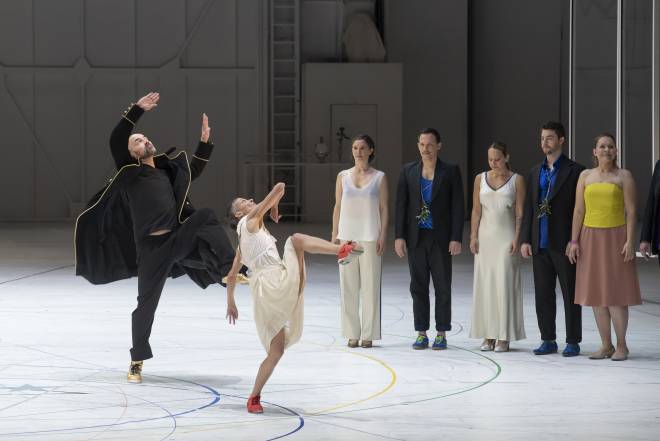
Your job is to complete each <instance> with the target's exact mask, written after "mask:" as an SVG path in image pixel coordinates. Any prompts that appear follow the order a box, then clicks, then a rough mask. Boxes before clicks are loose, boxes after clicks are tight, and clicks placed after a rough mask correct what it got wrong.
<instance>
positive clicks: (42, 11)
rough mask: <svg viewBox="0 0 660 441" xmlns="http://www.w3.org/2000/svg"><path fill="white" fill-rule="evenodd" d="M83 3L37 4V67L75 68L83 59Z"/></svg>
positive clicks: (76, 0) (64, 0) (46, 1)
mask: <svg viewBox="0 0 660 441" xmlns="http://www.w3.org/2000/svg"><path fill="white" fill-rule="evenodd" d="M82 29H83V28H82V2H81V1H80V0H58V1H55V2H54V1H51V0H34V49H35V63H36V64H37V65H40V66H73V65H74V64H75V63H76V61H77V60H78V58H80V56H81V55H82V44H83V38H82Z"/></svg>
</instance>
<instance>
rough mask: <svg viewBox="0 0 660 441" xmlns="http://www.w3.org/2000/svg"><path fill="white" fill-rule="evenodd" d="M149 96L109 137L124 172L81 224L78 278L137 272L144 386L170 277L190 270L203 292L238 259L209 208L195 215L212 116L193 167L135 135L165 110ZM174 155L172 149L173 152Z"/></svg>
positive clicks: (136, 368)
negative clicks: (194, 192)
mask: <svg viewBox="0 0 660 441" xmlns="http://www.w3.org/2000/svg"><path fill="white" fill-rule="evenodd" d="M159 99H160V95H159V94H158V93H153V92H152V93H149V94H148V95H146V96H144V97H142V98H140V99H139V100H138V102H137V103H136V104H132V105H131V106H129V108H128V110H127V111H125V112H124V114H123V115H122V118H121V119H120V121H119V123H118V124H117V126H116V127H115V128H114V130H113V131H112V134H111V135H110V151H111V153H112V157H113V159H114V161H115V165H116V166H117V170H118V172H117V174H116V175H115V176H114V177H113V178H112V179H111V180H110V181H109V183H108V185H107V186H106V187H105V188H104V189H102V190H101V191H100V192H99V193H97V194H96V195H95V196H94V197H93V198H92V200H91V201H90V202H89V204H88V206H87V209H86V210H85V211H83V212H82V214H81V215H80V216H78V219H77V220H76V231H75V249H76V274H77V275H81V276H83V277H85V278H86V279H87V280H89V281H90V282H91V283H94V284H100V283H108V282H113V281H115V280H119V279H125V278H128V277H132V276H135V275H137V277H138V298H137V300H138V304H137V308H136V309H135V310H134V311H133V315H132V334H133V347H132V348H131V360H132V361H131V364H130V367H129V371H128V381H129V382H134V383H139V382H141V381H142V364H143V360H146V359H149V358H151V357H152V356H153V354H152V352H151V346H150V345H149V336H150V335H151V327H152V325H153V321H154V315H155V313H156V307H157V306H158V300H159V299H160V294H161V292H162V290H163V286H164V284H165V280H166V279H167V277H168V276H172V277H178V276H180V275H182V274H184V273H186V274H188V276H189V277H190V278H191V279H192V280H193V281H195V283H197V284H198V285H199V286H201V287H202V288H206V287H207V286H208V285H210V284H211V283H219V282H220V281H221V279H222V276H223V275H226V274H227V273H228V272H229V270H230V268H231V265H232V262H233V259H234V250H233V248H232V246H231V244H230V243H229V240H228V238H227V235H226V234H225V231H224V229H223V228H222V226H221V225H220V223H219V222H218V220H217V219H216V217H215V215H214V214H213V212H212V211H211V210H210V209H200V210H197V211H196V210H194V209H193V208H192V206H191V204H190V201H189V200H188V191H189V188H190V183H191V181H192V180H194V179H196V178H197V177H198V176H199V175H200V174H201V173H202V171H203V170H204V167H205V166H206V164H207V163H208V161H209V157H210V156H211V152H212V150H213V144H211V143H209V136H210V134H211V128H210V127H209V125H208V118H207V116H206V114H204V115H203V117H202V132H201V140H200V142H199V145H198V147H197V151H196V152H195V154H194V155H193V157H192V159H191V160H190V162H188V157H187V155H186V152H185V151H182V152H180V153H178V154H177V155H175V156H173V157H169V156H167V155H166V154H160V155H156V148H155V147H154V145H153V144H152V142H151V141H150V140H149V138H148V137H147V136H145V135H144V134H141V133H134V134H131V133H132V131H133V127H134V126H135V124H136V123H137V120H138V119H139V118H140V116H142V114H143V113H144V112H146V111H149V110H152V109H154V108H155V107H156V106H157V105H158V101H159ZM168 153H169V152H168Z"/></svg>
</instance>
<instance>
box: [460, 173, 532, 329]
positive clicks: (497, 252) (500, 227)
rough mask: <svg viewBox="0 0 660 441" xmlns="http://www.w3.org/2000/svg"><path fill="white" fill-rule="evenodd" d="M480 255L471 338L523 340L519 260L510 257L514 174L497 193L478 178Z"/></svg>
mask: <svg viewBox="0 0 660 441" xmlns="http://www.w3.org/2000/svg"><path fill="white" fill-rule="evenodd" d="M479 199H480V202H481V221H480V222H479V233H478V240H479V252H478V253H477V254H476V255H475V256H474V285H473V303H472V326H471V329H470V337H473V338H488V339H499V340H507V341H515V340H521V339H523V338H525V326H524V322H523V299H522V282H521V278H520V256H519V254H518V253H516V254H515V255H513V256H512V255H511V254H509V247H510V245H511V242H512V241H513V239H514V238H515V232H516V216H515V203H516V174H515V173H514V174H513V175H512V176H511V178H510V179H509V180H508V181H507V183H506V184H504V185H503V186H502V187H500V188H498V189H497V190H495V189H493V188H492V187H491V186H490V185H489V184H488V180H487V177H486V173H485V172H484V173H482V174H481V188H480V192H479Z"/></svg>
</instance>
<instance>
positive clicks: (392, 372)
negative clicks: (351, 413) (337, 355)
mask: <svg viewBox="0 0 660 441" xmlns="http://www.w3.org/2000/svg"><path fill="white" fill-rule="evenodd" d="M313 344H317V343H313ZM319 346H325V345H319ZM326 347H327V348H329V349H338V350H340V351H342V352H345V353H347V354H351V355H355V356H358V357H363V358H366V359H369V360H371V361H374V362H376V363H378V364H380V365H381V366H382V367H384V368H385V369H386V370H387V371H389V373H390V377H391V379H390V382H389V384H388V385H387V386H385V387H384V388H383V389H381V390H380V391H378V392H376V393H373V394H371V395H369V396H368V397H366V398H362V399H359V400H355V401H351V402H350V403H343V404H339V405H337V406H333V407H329V408H326V409H321V410H317V411H314V412H305V414H306V415H311V416H319V415H327V414H328V413H330V412H332V411H334V410H337V409H343V408H345V407H350V406H354V405H356V404H360V403H364V402H365V401H369V400H372V399H374V398H376V397H379V396H381V395H384V394H385V393H387V392H388V391H389V390H390V389H392V388H393V387H394V384H396V379H397V376H396V371H395V370H394V369H393V368H392V367H391V366H390V365H388V364H387V363H385V362H384V361H383V360H381V359H379V358H376V357H374V356H372V355H366V354H360V353H358V352H353V351H349V350H346V349H341V348H333V347H330V346H326Z"/></svg>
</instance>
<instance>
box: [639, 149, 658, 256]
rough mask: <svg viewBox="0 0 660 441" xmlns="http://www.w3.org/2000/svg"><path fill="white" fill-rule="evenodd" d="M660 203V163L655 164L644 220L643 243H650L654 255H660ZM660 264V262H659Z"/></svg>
mask: <svg viewBox="0 0 660 441" xmlns="http://www.w3.org/2000/svg"><path fill="white" fill-rule="evenodd" d="M658 203H660V161H658V162H656V163H655V168H654V169H653V178H652V179H651V185H650V187H649V195H648V197H647V198H646V208H645V209H644V217H643V218H642V235H641V238H640V239H641V241H643V242H650V243H651V249H652V250H653V254H658V239H659V238H658V237H657V235H656V230H657V222H658V218H657V216H656V213H657V212H658ZM659 263H660V262H659Z"/></svg>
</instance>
